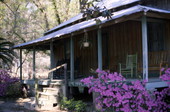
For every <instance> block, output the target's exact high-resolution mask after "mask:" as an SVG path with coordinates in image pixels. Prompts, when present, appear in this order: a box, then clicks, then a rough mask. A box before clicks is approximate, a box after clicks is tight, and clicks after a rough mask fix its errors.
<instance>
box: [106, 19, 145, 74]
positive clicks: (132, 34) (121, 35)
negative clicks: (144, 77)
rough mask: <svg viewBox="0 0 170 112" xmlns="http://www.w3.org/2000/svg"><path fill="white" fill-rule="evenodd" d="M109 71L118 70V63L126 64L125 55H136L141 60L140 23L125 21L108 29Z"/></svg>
mask: <svg viewBox="0 0 170 112" xmlns="http://www.w3.org/2000/svg"><path fill="white" fill-rule="evenodd" d="M108 29H109V30H108V32H109V40H108V41H109V46H108V47H109V62H110V64H109V69H113V71H117V70H118V63H125V62H126V55H127V54H135V53H137V54H138V61H139V60H141V52H142V40H141V22H139V21H127V22H124V23H120V24H116V25H114V26H111V27H110V28H108Z"/></svg>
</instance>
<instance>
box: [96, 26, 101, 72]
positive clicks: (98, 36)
mask: <svg viewBox="0 0 170 112" xmlns="http://www.w3.org/2000/svg"><path fill="white" fill-rule="evenodd" d="M97 38H98V41H97V45H98V69H100V70H102V31H101V27H99V28H98V31H97Z"/></svg>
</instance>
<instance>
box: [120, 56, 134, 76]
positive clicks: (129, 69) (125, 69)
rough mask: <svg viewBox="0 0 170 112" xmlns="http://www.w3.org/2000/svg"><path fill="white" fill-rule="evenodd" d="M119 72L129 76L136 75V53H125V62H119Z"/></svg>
mask: <svg viewBox="0 0 170 112" xmlns="http://www.w3.org/2000/svg"><path fill="white" fill-rule="evenodd" d="M119 72H120V73H121V74H122V75H126V77H127V75H130V76H131V78H132V77H133V75H134V74H135V75H137V54H133V55H127V57H126V64H121V63H119Z"/></svg>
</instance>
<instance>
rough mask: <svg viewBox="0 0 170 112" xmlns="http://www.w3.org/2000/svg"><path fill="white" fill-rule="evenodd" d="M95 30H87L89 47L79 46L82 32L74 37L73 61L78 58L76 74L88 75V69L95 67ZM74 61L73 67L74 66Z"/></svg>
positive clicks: (82, 35)
mask: <svg viewBox="0 0 170 112" xmlns="http://www.w3.org/2000/svg"><path fill="white" fill-rule="evenodd" d="M96 36H97V31H91V32H88V39H89V41H90V42H91V45H90V47H88V48H83V47H81V40H82V39H83V37H84V34H81V35H78V36H76V37H75V38H74V43H75V44H74V47H75V48H74V55H75V62H76V60H77V59H78V61H79V62H77V63H80V66H79V67H78V68H79V69H80V70H79V73H78V74H77V75H86V76H87V75H90V74H91V73H90V70H91V69H94V70H96V69H97V39H96ZM76 66H77V65H76V63H75V68H76Z"/></svg>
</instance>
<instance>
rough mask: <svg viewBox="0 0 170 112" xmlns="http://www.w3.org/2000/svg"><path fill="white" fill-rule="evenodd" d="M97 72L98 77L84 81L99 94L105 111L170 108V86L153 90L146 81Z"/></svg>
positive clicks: (145, 111) (157, 111)
mask: <svg viewBox="0 0 170 112" xmlns="http://www.w3.org/2000/svg"><path fill="white" fill-rule="evenodd" d="M97 72H98V73H99V74H100V76H99V77H98V78H96V79H95V78H94V77H88V78H85V79H83V80H82V82H83V83H84V84H85V85H87V86H88V87H89V92H95V93H98V94H99V96H98V97H97V98H96V104H97V106H98V108H99V109H102V110H103V111H106V110H107V111H109V110H112V111H113V110H114V111H123V112H161V111H167V109H168V108H170V105H168V104H167V103H166V102H165V98H166V96H167V95H169V96H170V88H166V89H164V90H162V91H161V92H158V91H154V92H151V91H148V90H147V89H146V88H145V83H146V82H145V81H139V80H136V81H130V82H127V81H126V79H125V78H124V77H123V76H122V75H121V74H118V73H109V72H105V71H100V70H97Z"/></svg>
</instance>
